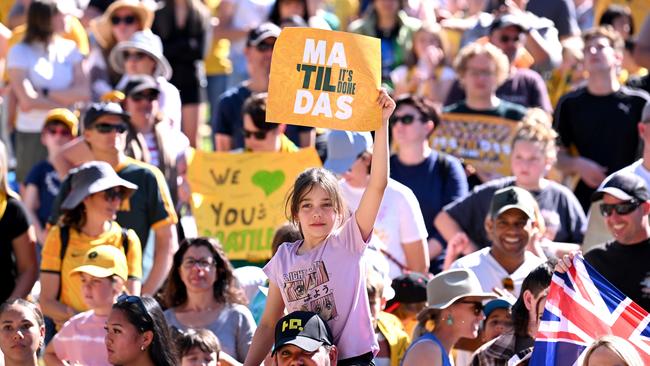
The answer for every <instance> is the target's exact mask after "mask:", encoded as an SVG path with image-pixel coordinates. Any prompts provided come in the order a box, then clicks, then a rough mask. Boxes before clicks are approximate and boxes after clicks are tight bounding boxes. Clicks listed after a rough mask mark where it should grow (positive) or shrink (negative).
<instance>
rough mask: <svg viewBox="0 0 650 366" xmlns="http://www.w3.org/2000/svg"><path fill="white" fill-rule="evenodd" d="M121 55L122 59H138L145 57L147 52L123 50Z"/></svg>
mask: <svg viewBox="0 0 650 366" xmlns="http://www.w3.org/2000/svg"><path fill="white" fill-rule="evenodd" d="M122 57H124V61H127V60H130V59H133V60H134V61H140V60H142V59H143V58H145V57H147V54H146V53H144V52H140V51H135V52H130V51H124V52H122Z"/></svg>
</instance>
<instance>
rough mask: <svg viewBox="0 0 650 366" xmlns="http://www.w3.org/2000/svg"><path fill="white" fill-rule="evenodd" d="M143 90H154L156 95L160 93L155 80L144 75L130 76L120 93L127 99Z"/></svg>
mask: <svg viewBox="0 0 650 366" xmlns="http://www.w3.org/2000/svg"><path fill="white" fill-rule="evenodd" d="M144 90H154V91H155V92H156V93H160V88H159V87H158V83H157V82H156V79H154V78H153V77H152V76H149V75H144V74H142V75H133V76H130V77H129V80H128V81H127V83H126V85H125V86H124V89H123V90H122V92H123V93H124V95H126V96H127V97H128V96H130V95H133V94H135V93H139V92H141V91H144Z"/></svg>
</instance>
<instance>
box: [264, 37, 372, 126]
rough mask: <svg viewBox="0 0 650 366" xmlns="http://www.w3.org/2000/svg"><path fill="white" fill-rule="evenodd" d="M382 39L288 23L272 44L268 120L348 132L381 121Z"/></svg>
mask: <svg viewBox="0 0 650 366" xmlns="http://www.w3.org/2000/svg"><path fill="white" fill-rule="evenodd" d="M380 83H381V47H380V42H379V39H377V38H372V37H366V36H361V35H358V34H352V33H346V32H334V31H326V30H321V29H313V28H285V29H283V30H282V33H280V37H279V38H278V40H277V41H276V43H275V47H274V48H273V59H272V62H271V79H270V84H269V98H268V101H267V111H266V121H267V122H274V123H288V124H294V125H302V126H314V127H323V128H332V129H337V130H349V131H373V130H377V129H379V127H380V126H381V108H380V107H379V106H378V105H377V103H376V98H377V95H378V90H379V87H380Z"/></svg>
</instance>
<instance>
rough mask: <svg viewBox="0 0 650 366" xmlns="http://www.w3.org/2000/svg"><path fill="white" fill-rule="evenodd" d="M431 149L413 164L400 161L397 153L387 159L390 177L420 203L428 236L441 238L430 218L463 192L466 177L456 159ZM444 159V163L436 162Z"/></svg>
mask: <svg viewBox="0 0 650 366" xmlns="http://www.w3.org/2000/svg"><path fill="white" fill-rule="evenodd" d="M438 156H439V153H438V152H437V151H432V152H431V155H429V157H427V158H426V159H424V161H423V162H421V163H420V164H417V165H404V164H402V163H401V162H400V161H399V159H398V158H397V155H393V156H391V158H390V177H391V178H393V179H395V180H396V181H398V182H400V183H402V184H404V185H405V186H407V187H409V188H410V189H411V190H412V191H413V193H414V194H415V197H416V198H417V199H418V203H419V204H420V210H422V216H423V217H424V224H425V225H426V227H427V233H429V238H432V237H433V238H436V239H437V240H439V241H440V242H441V243H442V244H443V245H445V241H444V239H443V238H442V236H441V235H440V233H438V230H436V228H435V227H434V226H433V220H434V219H435V218H436V215H437V214H438V212H440V211H441V210H442V208H443V207H444V206H445V205H446V204H448V203H450V202H453V201H454V200H456V199H458V198H460V197H463V196H465V195H466V194H467V189H468V188H467V177H466V176H465V170H464V169H463V166H462V165H461V163H460V161H459V160H458V159H456V158H455V157H453V156H450V155H447V154H443V155H442V156H441V157H440V158H438ZM440 161H446V164H440Z"/></svg>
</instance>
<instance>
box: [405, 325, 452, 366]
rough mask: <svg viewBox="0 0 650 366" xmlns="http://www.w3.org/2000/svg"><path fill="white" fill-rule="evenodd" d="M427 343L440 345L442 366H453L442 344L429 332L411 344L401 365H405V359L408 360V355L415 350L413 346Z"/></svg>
mask: <svg viewBox="0 0 650 366" xmlns="http://www.w3.org/2000/svg"><path fill="white" fill-rule="evenodd" d="M426 341H430V342H433V343H435V344H436V345H438V347H440V351H441V354H442V366H451V361H450V360H449V355H448V354H447V351H445V348H444V347H443V346H442V343H440V341H439V340H438V338H436V336H435V335H433V333H430V332H427V333H425V334H423V335H422V336H421V337H420V338H418V339H416V340H415V341H413V343H411V345H410V346H409V348H408V349H407V350H406V353H405V354H404V358H402V362H400V365H403V362H404V359H405V358H406V355H407V354H408V353H409V351H410V350H411V348H413V346H415V345H416V344H418V343H422V342H426Z"/></svg>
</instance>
